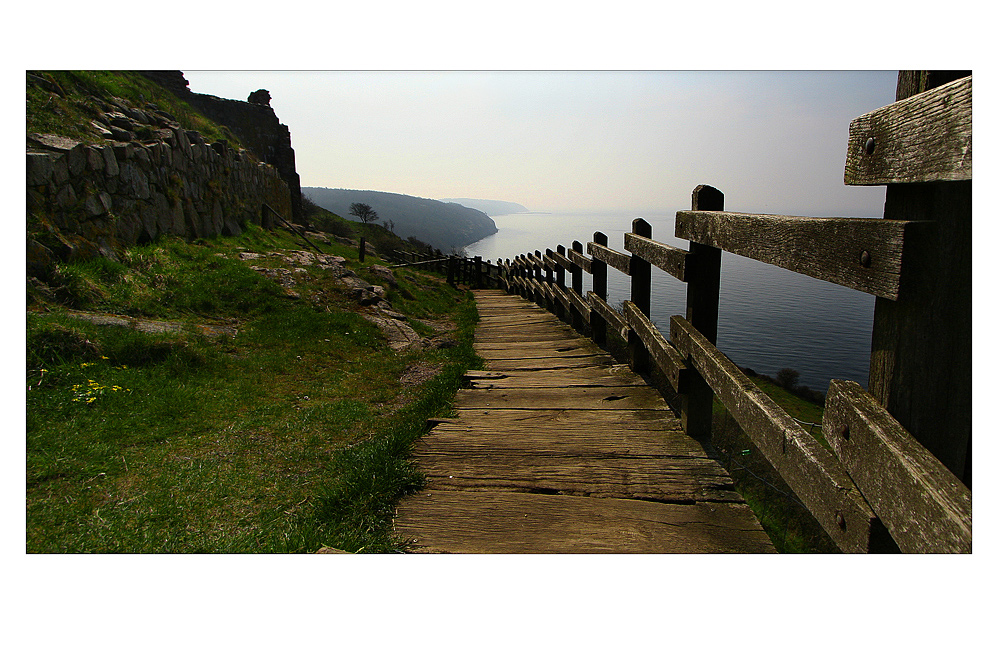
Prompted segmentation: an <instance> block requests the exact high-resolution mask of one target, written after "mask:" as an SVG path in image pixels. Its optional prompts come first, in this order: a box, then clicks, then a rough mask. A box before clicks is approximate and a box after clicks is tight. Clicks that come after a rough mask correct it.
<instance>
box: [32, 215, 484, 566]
mask: <svg viewBox="0 0 1000 667" xmlns="http://www.w3.org/2000/svg"><path fill="white" fill-rule="evenodd" d="M240 248H243V249H246V250H251V251H254V252H259V253H266V252H269V251H272V250H275V249H280V248H296V249H297V248H298V246H297V241H296V239H295V238H294V237H293V236H292V235H290V234H287V233H284V232H269V231H266V230H261V229H259V228H251V229H250V230H249V231H248V232H247V234H244V235H243V236H240V237H234V238H220V239H217V240H214V241H211V242H201V243H198V244H187V243H184V242H181V241H177V240H168V241H164V242H161V243H157V244H154V245H151V246H146V247H141V248H133V249H131V250H129V251H127V252H126V253H124V255H123V257H122V261H121V262H110V261H108V260H104V259H101V260H94V261H91V262H87V263H83V264H76V265H60V266H59V270H58V272H57V274H56V276H55V277H54V278H53V279H52V283H51V284H49V285H46V286H45V290H44V293H42V295H41V296H39V295H38V294H36V298H35V302H34V303H35V305H34V307H33V310H31V311H29V313H28V314H27V349H26V352H27V357H26V359H27V363H26V383H25V384H26V408H27V449H26V469H27V477H26V486H27V497H26V517H27V533H26V545H27V546H26V548H27V550H28V551H29V552H70V553H79V552H105V553H107V552H139V553H164V552H226V553H237V552H304V551H315V550H316V549H318V548H319V547H321V546H324V545H325V546H331V547H335V548H340V549H345V550H349V551H364V552H385V551H394V550H400V549H402V548H404V546H405V545H402V544H399V543H398V542H397V541H396V540H395V539H394V537H393V534H392V532H391V512H392V507H393V506H394V504H395V503H396V502H397V501H398V499H399V498H400V497H402V495H404V494H405V493H408V492H410V491H412V490H414V489H415V488H417V487H418V486H419V484H420V483H421V477H420V475H419V474H418V472H417V471H416V470H415V469H414V467H413V465H412V463H411V462H410V461H409V460H408V458H407V455H408V453H409V447H410V443H411V442H412V441H413V440H414V438H416V437H418V436H419V435H420V434H422V432H423V430H424V427H425V423H426V421H427V419H428V418H430V417H433V416H439V415H441V414H446V413H448V411H449V410H450V401H451V398H452V396H453V395H454V392H455V390H456V389H457V388H458V386H459V384H460V382H461V378H462V375H463V372H464V370H465V369H466V368H468V367H470V366H475V365H476V364H477V363H479V361H478V358H477V357H476V355H475V354H474V352H473V351H472V344H471V343H472V330H473V327H474V326H475V321H476V317H477V316H476V312H475V304H474V301H472V300H471V299H470V295H468V294H467V293H465V292H460V291H457V290H454V289H452V288H450V287H448V286H447V285H442V284H441V282H440V280H439V279H436V278H433V277H430V276H425V275H423V274H420V273H417V272H409V271H407V272H399V273H397V277H398V278H399V285H400V286H401V288H402V289H399V290H398V291H397V292H395V293H394V294H393V306H394V307H395V308H396V309H397V310H401V311H403V312H407V313H418V314H419V315H420V316H421V317H424V318H426V319H428V320H438V321H442V322H443V321H451V322H453V323H454V325H455V326H456V327H457V329H456V330H455V332H454V334H453V336H454V337H455V338H456V339H457V341H458V345H456V346H453V347H446V348H443V349H431V350H427V351H419V352H410V353H405V354H400V353H394V352H393V351H392V350H391V349H390V348H389V347H388V345H387V344H386V342H385V340H384V338H383V336H382V334H381V333H380V332H379V330H378V329H377V328H376V327H375V326H374V325H372V324H370V323H369V322H367V321H366V320H365V319H364V318H362V317H361V314H360V313H359V312H358V311H359V307H358V306H356V305H355V304H353V303H352V302H349V301H347V300H346V299H345V298H344V297H343V295H342V294H341V293H340V292H339V291H338V290H337V288H336V285H335V284H334V283H333V281H332V280H331V279H330V278H329V277H328V275H326V274H324V272H323V271H321V270H320V269H318V268H316V267H305V268H306V273H305V274H297V276H298V280H299V282H298V284H297V285H296V290H297V291H298V292H299V293H300V295H301V298H298V299H294V298H290V297H289V296H288V295H286V294H285V292H284V291H283V290H282V289H281V288H280V287H278V286H277V285H276V284H275V283H273V282H272V281H270V280H269V279H267V278H265V277H263V276H261V275H260V274H258V273H257V272H255V271H253V270H252V269H250V268H248V267H247V265H246V263H244V262H242V261H240V260H239V259H238V258H236V255H237V253H238V252H239V251H240V250H239V249H240ZM327 249H328V250H329V251H330V252H334V253H336V254H340V253H339V252H337V251H338V250H343V249H344V248H342V247H338V246H334V245H330V246H329V247H328V248H327ZM258 263H263V264H264V265H274V266H284V267H288V266H289V265H288V264H287V263H283V262H282V260H281V259H280V258H272V257H265V258H263V259H262V260H260V262H258ZM366 264H367V262H366ZM352 268H354V269H355V270H359V271H362V272H363V271H364V269H362V268H360V267H358V266H353V267H352ZM368 278H370V282H378V281H377V280H376V279H375V276H366V279H368ZM407 297H409V298H407ZM67 306H68V307H72V308H74V309H81V310H93V311H98V312H106V313H121V314H128V315H133V316H144V317H152V318H158V319H164V320H167V319H170V320H180V321H184V322H187V323H189V326H188V328H187V329H186V330H184V331H182V332H180V333H164V334H148V333H143V332H141V331H138V330H135V329H132V328H128V327H115V326H98V325H95V324H91V323H89V322H87V321H83V320H80V319H75V318H73V317H70V316H69V315H68V314H66V312H65V311H64V308H65V307H67ZM220 320H221V321H223V322H224V323H225V324H227V325H229V326H235V327H237V329H238V334H237V335H236V336H235V338H233V337H228V336H223V337H208V336H205V335H203V334H201V333H199V331H198V330H197V329H195V327H194V325H195V324H199V323H208V324H217V323H219V322H220ZM415 363H423V364H428V363H429V364H436V365H438V366H439V367H440V368H442V372H441V373H440V374H439V375H438V376H437V377H436V378H434V379H432V380H430V381H428V382H425V383H424V384H423V385H417V386H406V385H403V384H402V383H401V382H400V378H401V376H402V375H403V374H404V372H405V370H406V369H407V367H409V366H410V365H412V364H415Z"/></svg>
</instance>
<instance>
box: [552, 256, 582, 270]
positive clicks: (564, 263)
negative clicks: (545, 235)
mask: <svg viewBox="0 0 1000 667" xmlns="http://www.w3.org/2000/svg"><path fill="white" fill-rule="evenodd" d="M552 259H553V260H554V261H555V263H556V264H558V265H559V266H561V267H562V268H563V269H565V270H566V271H572V270H573V267H574V266H576V265H575V264H573V262H572V261H570V259H569V258H568V257H566V256H565V255H562V254H560V253H555V254H554V255H552Z"/></svg>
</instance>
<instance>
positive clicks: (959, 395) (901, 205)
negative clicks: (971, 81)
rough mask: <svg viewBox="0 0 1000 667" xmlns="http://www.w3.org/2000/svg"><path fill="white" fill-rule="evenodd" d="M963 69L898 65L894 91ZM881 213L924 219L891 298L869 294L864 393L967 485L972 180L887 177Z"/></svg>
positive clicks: (906, 93) (931, 83) (955, 75)
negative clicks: (871, 320) (898, 288)
mask: <svg viewBox="0 0 1000 667" xmlns="http://www.w3.org/2000/svg"><path fill="white" fill-rule="evenodd" d="M969 74H970V72H933V71H932V72H912V71H902V72H900V73H899V79H898V84H897V88H896V99H897V100H902V99H905V98H907V97H910V96H912V95H915V94H917V93H921V92H925V91H926V90H929V89H931V88H935V87H937V86H940V85H943V84H945V83H948V82H949V81H953V80H956V79H959V78H964V77H966V76H968V75H969ZM878 148H879V147H878V146H876V147H875V150H876V151H877V150H878ZM883 217H884V218H886V219H890V220H891V219H894V220H927V221H929V222H928V223H927V224H926V225H924V226H923V228H921V229H920V230H919V231H920V233H919V234H917V235H916V237H915V238H914V239H913V243H912V244H910V242H909V240H908V241H907V243H908V247H907V248H906V253H907V257H906V261H907V264H908V265H910V266H913V265H916V266H918V267H919V269H918V271H911V272H910V274H909V275H908V276H904V277H903V279H904V280H905V281H906V282H904V283H903V284H902V285H901V293H900V298H899V299H898V300H896V301H891V300H889V299H882V298H876V300H875V318H874V323H873V329H872V354H871V366H870V368H869V375H868V392H869V393H870V394H871V395H872V396H874V397H875V400H877V401H878V402H879V404H880V405H882V406H883V407H884V408H885V409H886V410H888V411H889V414H891V415H892V416H893V417H895V418H896V419H897V420H898V421H899V423H900V424H902V425H903V427H904V428H905V429H906V430H907V431H909V432H910V434H912V435H913V437H914V438H916V439H917V441H918V442H920V444H921V445H923V446H924V447H926V448H927V449H929V450H930V451H931V453H933V454H934V455H935V456H936V457H937V458H938V459H939V460H940V461H941V462H942V463H943V464H944V465H945V466H946V467H947V468H948V469H949V470H951V472H952V473H954V474H955V476H956V477H958V478H959V479H961V480H962V482H963V483H964V484H965V485H966V486H968V487H969V488H970V489H971V488H972V181H971V180H956V181H937V182H923V183H889V184H888V185H886V193H885V211H884V215H883Z"/></svg>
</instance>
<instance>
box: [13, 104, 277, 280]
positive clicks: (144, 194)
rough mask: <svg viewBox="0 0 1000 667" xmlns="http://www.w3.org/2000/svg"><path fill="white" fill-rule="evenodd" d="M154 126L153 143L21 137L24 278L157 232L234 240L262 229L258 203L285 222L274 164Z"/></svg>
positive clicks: (194, 134)
mask: <svg viewBox="0 0 1000 667" xmlns="http://www.w3.org/2000/svg"><path fill="white" fill-rule="evenodd" d="M146 118H147V120H150V121H151V122H152V118H153V114H152V113H149V112H147V114H146ZM158 125H160V127H158V128H157V129H156V130H155V132H154V134H155V136H156V139H155V140H152V141H128V142H124V141H111V142H109V143H107V144H103V145H86V144H83V143H80V142H77V141H74V140H70V139H66V138H63V137H56V136H53V135H29V137H28V147H27V153H26V155H27V177H26V189H27V213H28V218H29V237H28V270H29V272H38V271H44V270H45V268H46V265H47V264H51V261H52V260H53V258H56V257H57V258H59V259H62V260H74V259H86V258H88V257H92V256H95V255H97V254H103V255H105V256H113V255H114V253H115V250H116V249H118V248H121V247H123V246H128V245H134V244H137V243H143V242H147V241H151V240H153V239H156V238H157V237H159V236H162V235H165V234H174V235H179V236H184V237H187V238H195V237H211V236H217V235H220V234H238V233H240V232H241V231H242V230H243V228H244V225H245V224H246V223H247V222H253V223H256V224H261V223H262V211H263V210H264V205H265V204H266V205H267V206H270V207H271V208H273V209H274V210H275V211H277V212H278V214H279V215H281V216H282V217H284V218H285V219H286V220H291V218H292V202H291V195H290V191H289V186H288V184H287V183H286V182H285V180H284V179H283V178H282V177H281V175H280V174H279V173H278V170H277V169H276V168H275V167H274V166H272V165H270V164H266V163H263V162H259V161H257V160H256V159H254V158H253V157H252V156H251V155H250V154H249V153H248V152H246V151H244V150H240V151H234V150H233V149H232V148H230V147H228V146H226V145H225V144H223V143H221V142H217V143H215V144H211V145H209V144H207V143H206V142H205V140H204V138H203V137H202V136H201V135H200V134H199V133H197V132H193V131H190V130H184V129H182V128H181V127H180V126H179V125H177V124H176V123H171V122H169V119H163V121H162V122H161V123H158ZM147 127H148V126H147ZM106 136H107V137H108V138H111V136H112V134H111V132H110V129H109V131H108V134H107V135H106ZM33 219H34V220H37V222H34V223H32V222H31V221H32V220H33Z"/></svg>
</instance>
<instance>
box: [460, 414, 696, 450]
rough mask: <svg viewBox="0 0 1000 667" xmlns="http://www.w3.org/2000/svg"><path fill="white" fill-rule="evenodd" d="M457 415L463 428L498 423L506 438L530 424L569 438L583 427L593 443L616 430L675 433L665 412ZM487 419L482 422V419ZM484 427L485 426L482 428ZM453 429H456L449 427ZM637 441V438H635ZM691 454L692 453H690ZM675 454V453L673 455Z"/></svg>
mask: <svg viewBox="0 0 1000 667" xmlns="http://www.w3.org/2000/svg"><path fill="white" fill-rule="evenodd" d="M458 414H459V415H460V416H461V419H460V420H459V421H460V422H461V423H462V427H463V428H471V429H473V430H475V429H476V428H480V427H481V426H482V427H483V428H494V427H493V424H499V425H500V426H498V427H497V428H504V429H507V430H506V431H505V432H506V433H507V434H508V435H509V434H510V433H511V429H517V430H518V431H519V432H523V431H524V430H525V429H527V426H528V425H530V426H531V428H530V429H529V430H531V431H535V430H543V429H545V428H549V427H551V428H558V429H561V430H562V431H563V432H565V433H566V434H567V437H569V433H570V431H573V430H574V428H567V427H580V426H587V427H588V428H585V429H582V431H581V433H582V434H583V435H582V437H589V438H592V439H594V433H595V432H599V433H600V437H599V438H596V441H598V442H601V441H602V440H603V436H604V433H605V432H607V433H612V434H613V433H616V432H617V430H618V429H626V430H630V431H636V432H639V433H641V432H646V431H650V432H653V431H655V432H660V431H663V432H666V431H674V432H676V431H678V429H679V426H680V425H679V422H678V420H677V417H676V416H674V414H673V413H672V412H670V411H668V410H659V409H657V410H617V411H614V410H586V409H584V410H554V409H542V408H539V407H535V408H532V409H523V410H493V409H490V408H469V409H467V410H459V411H458ZM487 415H488V416H489V419H488V420H487V419H483V418H484V417H486V416H487ZM590 424H599V429H600V431H594V430H593V429H590V428H589V425H590ZM486 425H488V426H486ZM452 426H453V427H454V428H459V426H457V425H455V424H452ZM635 437H636V438H637V439H639V440H641V436H639V435H637V436H635ZM688 443H689V446H691V447H695V448H698V449H700V447H699V445H698V443H697V442H696V441H694V440H691V439H690V438H689V439H688ZM692 451H695V450H692ZM675 453H676V452H675Z"/></svg>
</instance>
